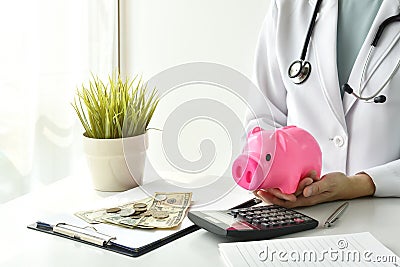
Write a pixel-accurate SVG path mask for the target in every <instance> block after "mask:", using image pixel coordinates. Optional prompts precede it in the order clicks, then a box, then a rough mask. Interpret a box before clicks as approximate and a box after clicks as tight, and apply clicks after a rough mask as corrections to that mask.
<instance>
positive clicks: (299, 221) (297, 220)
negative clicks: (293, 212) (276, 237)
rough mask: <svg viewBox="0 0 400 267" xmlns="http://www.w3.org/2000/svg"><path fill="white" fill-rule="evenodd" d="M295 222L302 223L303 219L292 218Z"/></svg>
mask: <svg viewBox="0 0 400 267" xmlns="http://www.w3.org/2000/svg"><path fill="white" fill-rule="evenodd" d="M293 220H294V221H295V222H296V223H302V222H304V220H303V219H300V218H294V219H293Z"/></svg>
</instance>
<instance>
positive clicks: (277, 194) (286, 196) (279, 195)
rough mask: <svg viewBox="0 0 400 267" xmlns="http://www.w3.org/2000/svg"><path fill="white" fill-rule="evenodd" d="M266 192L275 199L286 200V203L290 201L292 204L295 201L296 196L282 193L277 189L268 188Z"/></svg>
mask: <svg viewBox="0 0 400 267" xmlns="http://www.w3.org/2000/svg"><path fill="white" fill-rule="evenodd" d="M266 191H267V192H268V193H270V194H272V195H274V196H275V197H277V198H280V199H284V200H287V201H292V202H293V201H296V196H295V195H294V194H285V193H282V191H281V190H279V189H277V188H269V189H267V190H266Z"/></svg>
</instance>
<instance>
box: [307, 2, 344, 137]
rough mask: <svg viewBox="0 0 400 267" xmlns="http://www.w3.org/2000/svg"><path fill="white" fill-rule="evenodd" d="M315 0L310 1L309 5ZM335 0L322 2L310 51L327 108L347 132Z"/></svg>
mask: <svg viewBox="0 0 400 267" xmlns="http://www.w3.org/2000/svg"><path fill="white" fill-rule="evenodd" d="M312 4H314V5H313V6H312V7H313V8H314V7H315V4H316V0H310V5H312ZM337 9H338V2H337V0H324V1H322V5H321V10H320V14H319V18H318V22H317V23H316V24H315V28H314V33H313V39H312V40H311V46H312V47H310V49H309V50H310V51H313V53H314V56H315V61H316V63H315V68H314V69H315V71H316V72H317V75H318V77H319V80H320V84H321V90H322V92H323V94H324V96H325V98H326V101H327V103H328V106H329V107H330V109H331V110H332V112H333V113H334V114H335V117H336V119H337V120H338V122H339V123H340V125H342V127H343V130H344V131H345V132H347V127H346V120H345V117H344V111H343V105H342V98H341V95H340V88H339V78H338V71H337V63H336V62H337V60H336V58H337V57H336V52H337V51H336V39H337V34H336V31H337Z"/></svg>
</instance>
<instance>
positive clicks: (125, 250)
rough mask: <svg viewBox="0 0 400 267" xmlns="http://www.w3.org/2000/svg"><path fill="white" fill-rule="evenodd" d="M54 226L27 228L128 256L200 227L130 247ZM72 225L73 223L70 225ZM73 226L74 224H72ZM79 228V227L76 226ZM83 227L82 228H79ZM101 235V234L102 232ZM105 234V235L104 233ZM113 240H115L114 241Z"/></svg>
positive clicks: (150, 249) (42, 223)
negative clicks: (83, 235)
mask: <svg viewBox="0 0 400 267" xmlns="http://www.w3.org/2000/svg"><path fill="white" fill-rule="evenodd" d="M64 225H68V224H64ZM54 226H57V225H50V224H47V223H44V222H36V223H33V224H30V225H28V228H29V229H32V230H37V231H40V232H43V233H47V234H51V235H56V236H59V237H63V238H67V239H70V240H74V241H77V242H80V243H83V244H87V245H92V246H95V247H98V248H102V249H105V250H109V251H113V252H116V253H120V254H123V255H126V256H130V257H139V256H141V255H143V254H146V253H147V252H150V251H152V250H154V249H156V248H159V247H161V246H163V245H165V244H168V243H169V242H172V241H174V240H176V239H178V238H180V237H182V236H185V235H187V234H190V233H192V232H194V231H197V230H199V229H200V227H198V226H197V225H192V226H189V227H186V228H184V229H182V230H180V231H178V232H175V233H173V234H171V235H169V236H167V237H165V238H162V239H159V240H157V241H155V242H152V243H149V244H147V245H144V246H142V247H137V248H132V247H128V246H124V245H121V244H118V243H117V242H116V241H118V240H117V239H116V238H115V237H111V236H110V238H109V239H104V240H103V242H102V243H101V244H100V243H97V242H91V241H89V240H88V239H85V238H83V237H82V233H79V232H77V234H76V235H75V236H70V235H66V234H63V233H60V232H55V231H54V230H53V229H54ZM70 226H73V225H70ZM73 227H74V226H73ZM77 228H80V227H77ZM81 229H83V228H81ZM102 235H103V234H102ZM104 236H107V235H104ZM114 240H115V241H114Z"/></svg>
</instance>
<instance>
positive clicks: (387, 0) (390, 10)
mask: <svg viewBox="0 0 400 267" xmlns="http://www.w3.org/2000/svg"><path fill="white" fill-rule="evenodd" d="M398 13H399V1H398V0H384V1H383V2H382V4H381V7H380V8H379V11H378V13H377V15H376V17H375V19H374V21H373V23H372V26H371V28H370V30H369V32H368V35H367V37H366V39H365V41H364V43H363V45H362V47H361V49H360V52H359V54H358V56H357V58H356V61H355V63H354V66H353V68H352V70H351V73H350V76H349V81H348V83H349V85H350V86H351V87H352V88H353V90H355V92H356V93H359V89H361V92H362V93H363V91H364V90H365V89H366V88H367V87H368V84H369V85H371V86H369V88H371V90H365V91H366V92H364V94H363V96H369V95H372V94H373V93H375V92H376V91H377V90H378V89H379V88H376V87H377V86H379V87H380V86H381V85H382V84H383V83H384V81H385V80H386V79H387V77H383V78H382V77H380V78H379V79H378V80H379V81H377V84H374V85H372V84H371V83H370V79H371V78H372V77H373V74H374V72H375V71H376V70H377V68H378V67H379V65H381V63H382V61H383V60H384V59H385V57H386V56H387V54H388V53H389V52H390V50H391V49H392V48H393V47H394V45H395V44H396V39H399V38H400V34H398V33H397V34H393V33H392V32H390V30H389V29H388V28H386V29H385V31H384V33H383V35H382V37H381V38H380V40H379V43H378V46H377V47H376V49H375V52H374V54H373V56H372V57H371V59H370V63H369V64H368V69H367V71H366V74H365V76H364V80H365V81H364V82H363V83H362V84H361V88H359V85H360V80H361V76H362V70H363V67H364V64H365V60H366V58H367V55H368V52H369V50H370V47H371V42H372V40H373V38H374V37H375V33H376V32H377V30H378V28H379V26H380V25H381V23H382V22H383V21H384V20H385V19H387V18H388V17H390V16H393V15H396V14H398ZM391 26H392V25H391ZM389 28H390V26H389ZM394 31H395V29H394ZM392 69H394V66H393V68H392ZM389 74H390V73H388V74H387V75H388V76H389ZM364 85H367V87H365V86H364ZM356 101H360V100H357V99H356V98H355V97H354V96H352V95H349V94H345V95H344V97H343V109H344V112H345V114H346V115H347V113H348V112H349V111H350V109H351V107H352V106H353V105H354V103H355V102H356Z"/></svg>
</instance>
